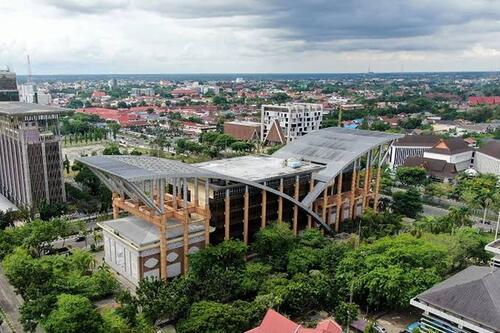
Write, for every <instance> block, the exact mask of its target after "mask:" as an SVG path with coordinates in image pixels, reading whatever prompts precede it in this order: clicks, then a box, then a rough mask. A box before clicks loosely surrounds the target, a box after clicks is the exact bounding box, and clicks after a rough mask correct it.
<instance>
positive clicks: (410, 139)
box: [390, 135, 439, 169]
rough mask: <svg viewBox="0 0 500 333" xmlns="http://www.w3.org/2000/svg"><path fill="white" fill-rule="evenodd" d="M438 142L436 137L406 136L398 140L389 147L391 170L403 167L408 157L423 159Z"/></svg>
mask: <svg viewBox="0 0 500 333" xmlns="http://www.w3.org/2000/svg"><path fill="white" fill-rule="evenodd" d="M438 142H439V137H438V136H437V135H407V136H405V137H403V138H401V139H398V140H397V141H396V142H394V144H393V145H392V147H391V156H390V167H391V169H394V168H396V167H398V166H401V165H403V164H404V163H405V161H406V159H407V158H408V157H423V156H424V152H425V151H427V150H429V149H431V148H432V147H434V145H436V144H437V143H438Z"/></svg>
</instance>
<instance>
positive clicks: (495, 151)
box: [479, 140, 500, 160]
mask: <svg viewBox="0 0 500 333" xmlns="http://www.w3.org/2000/svg"><path fill="white" fill-rule="evenodd" d="M479 152H480V153H483V154H485V155H488V156H491V157H494V158H496V159H497V160H500V140H491V141H489V142H488V143H486V144H485V145H483V146H482V147H481V149H479Z"/></svg>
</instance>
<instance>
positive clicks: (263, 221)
mask: <svg viewBox="0 0 500 333" xmlns="http://www.w3.org/2000/svg"><path fill="white" fill-rule="evenodd" d="M265 185H266V182H264V186H265ZM261 208H262V212H261V224H260V228H261V229H264V228H265V227H266V220H267V216H266V215H267V191H266V190H262V207H261Z"/></svg>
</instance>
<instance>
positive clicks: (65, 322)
mask: <svg viewBox="0 0 500 333" xmlns="http://www.w3.org/2000/svg"><path fill="white" fill-rule="evenodd" d="M43 326H44V327H45V330H46V331H47V333H83V332H102V331H103V322H102V318H101V316H100V315H99V313H98V312H97V310H96V309H95V307H94V305H93V304H92V303H91V302H90V301H89V299H88V298H86V297H83V296H78V295H66V294H62V295H60V296H59V297H58V298H57V304H56V308H55V310H54V311H52V312H51V313H50V315H49V316H48V317H47V319H46V320H45V321H44V325H43Z"/></svg>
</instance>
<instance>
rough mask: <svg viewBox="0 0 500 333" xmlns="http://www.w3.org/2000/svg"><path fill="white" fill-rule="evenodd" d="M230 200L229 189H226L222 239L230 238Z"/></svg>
mask: <svg viewBox="0 0 500 333" xmlns="http://www.w3.org/2000/svg"><path fill="white" fill-rule="evenodd" d="M230 205H231V199H230V197H229V189H226V197H225V198H224V239H225V240H228V239H229V237H230V232H229V231H230V230H229V228H230V219H231V206H230Z"/></svg>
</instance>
